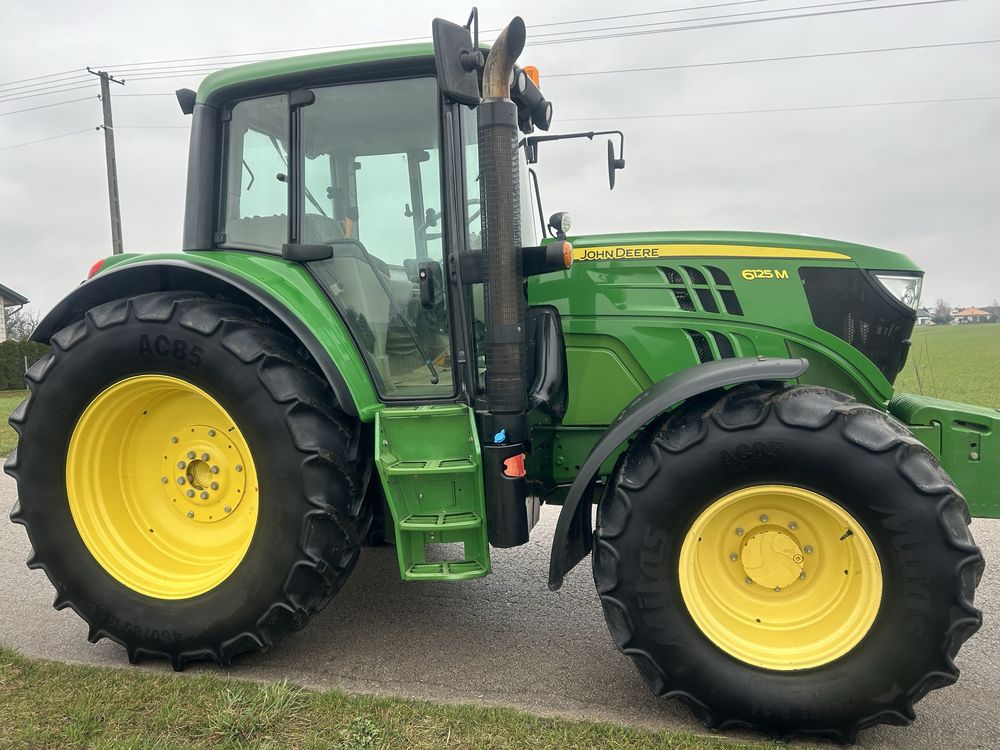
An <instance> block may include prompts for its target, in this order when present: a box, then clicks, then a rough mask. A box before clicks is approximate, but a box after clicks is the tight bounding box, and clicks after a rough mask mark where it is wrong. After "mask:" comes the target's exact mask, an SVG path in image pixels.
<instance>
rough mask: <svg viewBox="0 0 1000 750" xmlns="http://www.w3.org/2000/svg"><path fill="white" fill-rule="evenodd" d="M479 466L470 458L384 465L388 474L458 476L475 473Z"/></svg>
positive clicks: (397, 462) (410, 460) (411, 461)
mask: <svg viewBox="0 0 1000 750" xmlns="http://www.w3.org/2000/svg"><path fill="white" fill-rule="evenodd" d="M478 468H479V465H478V463H477V462H476V461H474V460H473V459H471V458H467V457H463V458H441V459H437V458H434V459H432V458H428V459H425V460H415V459H409V460H406V461H396V462H394V463H391V464H385V469H386V471H387V472H388V473H390V474H458V473H462V472H468V471H476V470H477V469H478Z"/></svg>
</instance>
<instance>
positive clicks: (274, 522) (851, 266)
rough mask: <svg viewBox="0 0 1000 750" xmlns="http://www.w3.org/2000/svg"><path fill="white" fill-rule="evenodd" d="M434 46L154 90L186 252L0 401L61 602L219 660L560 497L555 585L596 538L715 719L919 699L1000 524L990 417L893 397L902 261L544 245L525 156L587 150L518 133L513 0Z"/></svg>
mask: <svg viewBox="0 0 1000 750" xmlns="http://www.w3.org/2000/svg"><path fill="white" fill-rule="evenodd" d="M433 38H434V42H433V44H410V45H404V46H393V47H378V48H366V49H356V50H348V51H338V52H331V53H322V54H315V55H309V56H305V57H296V58H289V59H282V60H271V61H267V62H260V63H254V64H250V65H245V66H242V67H236V68H230V69H226V70H222V71H219V72H216V73H214V74H212V75H210V76H208V77H207V78H206V79H205V81H204V82H203V83H202V85H201V87H200V89H199V90H198V92H197V93H196V92H193V91H188V90H182V91H180V92H178V99H179V101H180V104H181V107H182V109H183V110H184V111H185V112H186V113H188V114H190V115H191V116H192V119H191V145H190V161H189V166H188V180H187V200H186V207H185V209H186V210H185V216H184V240H183V252H178V253H163V254H125V255H116V256H112V257H109V258H105V259H104V260H103V261H99V262H98V263H97V264H95V265H94V267H93V268H92V269H91V272H90V275H89V280H87V281H86V282H85V283H83V284H81V285H80V286H79V287H78V288H76V289H75V290H73V291H72V292H71V293H70V294H69V296H68V297H66V298H65V299H64V300H63V301H62V302H61V303H59V304H58V305H57V306H56V307H55V309H53V310H52V312H51V313H50V314H49V315H48V316H47V317H46V318H45V319H44V321H43V322H42V323H41V324H40V326H39V327H38V329H37V330H36V331H35V333H34V338H35V340H37V341H41V342H47V343H49V344H51V347H52V351H51V354H49V355H47V356H46V357H44V358H43V359H42V360H41V361H40V362H38V363H37V364H35V365H34V367H32V368H31V370H30V371H29V372H28V375H27V380H28V386H29V389H30V391H31V394H30V396H29V397H28V398H27V399H26V400H25V401H24V402H23V403H22V404H21V405H20V406H19V407H18V408H17V409H16V410H15V412H14V413H13V415H12V416H11V419H10V421H11V424H12V425H13V426H14V428H15V429H16V430H17V432H18V434H19V435H20V442H19V445H18V448H17V451H16V453H15V454H13V455H12V456H11V458H10V459H9V460H8V462H7V464H6V470H7V472H8V473H9V474H11V475H12V476H13V477H15V478H16V480H17V484H18V492H19V500H18V503H17V505H16V506H15V507H14V510H13V512H12V514H11V518H12V519H13V520H14V521H15V522H17V523H20V524H23V525H24V526H25V527H26V528H27V532H28V535H29V537H30V539H31V543H32V545H33V547H34V553H33V555H32V557H31V558H30V560H29V562H28V564H29V567H32V568H41V569H42V570H44V571H45V572H46V574H47V575H48V577H49V579H50V580H51V582H52V584H53V586H54V587H55V589H56V592H57V593H56V599H55V607H56V608H57V609H61V608H64V607H71V608H72V609H73V610H75V611H76V612H77V613H78V614H79V615H80V617H82V618H83V619H84V620H85V621H86V622H87V623H88V625H89V628H90V631H89V637H90V639H91V640H92V641H97V640H99V639H101V638H109V639H111V640H113V641H116V642H118V643H120V644H122V645H123V646H124V647H125V649H126V650H127V652H128V656H129V658H130V659H131V660H133V661H134V660H139V659H143V658H147V657H164V658H166V659H169V660H170V661H171V662H172V664H173V666H174V667H175V668H177V669H181V668H183V667H184V666H185V665H186V664H188V663H189V662H192V661H195V660H203V659H208V660H215V661H217V662H218V663H220V664H229V663H230V662H231V661H232V660H233V659H234V658H235V657H237V656H239V655H240V654H243V653H246V652H250V651H256V650H260V649H267V648H271V647H272V646H274V645H275V644H276V643H277V642H278V641H279V640H281V639H282V638H284V637H286V636H287V635H289V634H290V633H291V632H293V631H295V630H297V629H299V628H301V627H302V626H303V625H305V623H306V622H307V621H308V620H309V618H310V617H311V616H313V615H315V614H316V613H317V612H319V611H320V610H321V609H322V608H323V607H324V606H326V605H327V604H328V603H329V602H330V600H331V599H332V598H333V597H334V596H335V595H336V593H337V591H338V590H339V589H340V588H341V586H342V585H343V584H344V581H345V580H346V579H347V577H348V576H349V575H350V573H351V571H352V569H353V568H354V566H355V564H356V563H357V561H358V558H359V555H360V554H361V549H362V547H363V546H365V545H366V544H376V543H381V544H389V545H394V547H395V552H396V554H397V556H398V559H399V570H400V575H401V576H402V577H403V578H404V579H405V580H408V581H415V582H418V581H458V580H465V579H473V578H478V577H480V576H485V575H487V574H489V573H490V550H491V548H507V547H515V546H517V545H523V544H524V543H525V542H527V541H528V539H529V536H530V534H531V531H532V528H533V526H534V525H535V523H536V521H537V520H538V517H539V506H540V505H541V504H549V505H556V506H561V510H559V515H558V522H557V525H556V528H555V533H554V538H553V539H552V554H551V562H550V566H549V570H548V583H549V586H550V588H552V589H558V588H559V587H560V585H561V584H562V583H563V580H564V578H565V576H566V575H567V573H569V572H570V571H571V570H572V569H573V568H574V567H575V566H576V565H577V564H578V563H580V562H581V561H582V560H583V559H584V558H586V557H587V556H588V555H589V556H590V557H591V560H592V564H593V572H594V579H595V581H596V584H597V593H598V595H599V596H600V598H601V601H602V603H603V607H604V613H605V616H606V618H607V623H608V627H609V629H610V632H611V637H612V638H613V639H614V642H615V643H616V644H617V646H618V647H619V649H621V651H622V653H623V654H626V655H627V656H629V657H631V658H632V660H633V661H634V662H635V665H636V667H637V668H638V669H639V671H640V673H641V674H642V676H643V678H644V679H645V680H646V682H647V683H648V684H649V686H650V688H651V689H652V690H653V691H654V692H656V693H657V694H659V695H662V696H665V697H679V698H681V699H682V700H684V701H685V702H686V703H688V704H689V705H690V706H691V708H692V709H693V710H694V712H695V713H696V714H697V715H698V716H699V717H700V718H702V719H703V720H704V721H705V723H706V724H708V725H709V726H711V727H715V728H721V727H727V726H731V725H748V726H752V727H756V728H759V729H762V730H764V731H766V732H768V733H770V734H772V735H774V736H779V737H791V736H795V735H811V736H827V737H831V738H833V739H835V740H840V741H850V740H852V739H853V738H854V737H855V735H856V733H857V732H858V731H859V730H860V729H862V728H864V727H866V726H869V725H872V724H877V723H880V722H886V723H891V724H905V723H908V722H910V721H911V720H912V719H913V716H914V714H913V704H914V703H915V702H916V701H918V700H919V699H920V698H922V697H923V696H924V695H925V694H926V693H927V692H928V691H930V690H932V689H935V688H939V687H942V686H945V685H948V684H951V683H952V682H954V681H955V679H956V678H957V676H958V669H957V668H956V666H955V663H954V659H955V655H956V654H957V653H958V650H959V648H960V647H961V645H962V643H963V642H964V641H965V640H966V639H967V638H968V637H969V636H970V635H972V634H973V633H974V632H975V631H976V629H977V628H978V627H979V625H980V621H981V615H980V612H979V611H978V610H977V609H976V608H975V607H974V605H973V596H974V594H975V589H976V585H977V584H978V582H979V578H980V575H981V573H982V571H983V558H982V556H981V554H980V552H979V550H978V548H977V547H976V545H975V543H974V542H973V539H972V536H971V535H970V533H969V528H968V526H969V522H970V511H969V508H970V507H971V508H972V510H973V511H974V513H975V514H976V515H979V516H991V517H998V516H1000V412H998V411H996V410H992V409H985V408H979V407H976V406H966V405H962V404H957V403H949V402H946V401H940V400H935V399H931V398H924V397H921V396H913V395H897V394H894V391H893V385H892V383H893V380H894V378H895V377H896V375H897V374H898V373H899V371H900V369H901V368H902V367H903V364H904V363H905V361H906V355H907V349H908V347H909V337H910V333H911V331H912V329H913V325H914V318H915V312H914V310H915V308H916V307H917V305H918V299H919V294H920V287H921V279H922V273H921V271H920V269H919V268H918V267H917V266H916V265H914V263H913V262H911V261H910V260H909V259H908V258H906V257H905V256H903V255H900V254H897V253H894V252H889V251H886V250H879V249H876V248H873V247H866V246H862V245H855V244H848V243H844V242H836V241H833V240H825V239H817V238H813V237H804V236H799V235H778V234H754V233H737V232H713V231H700V232H645V233H636V234H618V235H594V236H582V237H569V238H568V237H567V234H568V233H569V231H570V226H569V217H568V215H567V214H565V213H557V214H554V215H553V216H552V217H551V218H550V219H549V220H548V221H546V220H543V219H540V218H539V217H540V216H541V197H540V194H539V190H538V181H537V179H532V178H531V177H532V174H533V172H532V170H531V169H530V168H529V166H528V165H529V163H531V162H534V161H535V160H536V159H537V158H539V151H540V146H541V144H542V143H545V144H546V147H545V148H546V149H552V148H556V147H557V146H556V145H554V144H553V143H551V142H552V141H556V140H559V139H560V138H566V137H579V138H583V139H584V143H583V144H581V145H585V143H586V142H587V140H588V139H589V140H592V139H594V138H595V137H596V136H597V135H599V134H597V133H572V134H564V135H542V134H540V133H539V132H538V131H545V130H548V128H549V125H550V123H551V119H552V106H551V104H550V103H549V102H548V101H547V100H546V99H545V97H544V96H543V94H542V93H541V89H540V88H539V85H538V72H537V70H535V69H533V68H531V67H527V66H526V67H524V68H522V67H519V66H518V65H517V64H516V59H517V58H518V55H519V53H520V52H521V50H522V47H523V45H524V41H525V28H524V24H523V22H522V21H521V20H520V19H519V18H515V19H514V20H513V21H512V22H511V23H510V25H509V26H508V27H507V28H506V29H505V31H504V32H503V33H501V34H500V36H499V37H498V38H497V39H496V40H495V41H494V42H493V44H492V45H490V46H489V47H488V49H487V48H486V46H485V45H480V44H479V41H478V30H477V24H476V23H475V18H474V17H473V18H471V19H470V23H469V24H467V25H465V26H461V25H457V24H453V23H449V22H447V21H443V20H441V19H437V20H435V22H434V24H433ZM611 135H612V140H610V141H609V142H608V166H609V174H610V177H611V181H612V186H613V181H614V177H615V173H616V171H617V170H620V169H621V168H623V167H624V155H623V153H622V137H621V134H620V133H617V132H614V133H612V134H611ZM563 147H566V146H563ZM602 151H603V149H602ZM595 505H596V521H595V515H594V507H595ZM539 575H540V576H541V575H544V572H543V571H539ZM512 606H516V605H512Z"/></svg>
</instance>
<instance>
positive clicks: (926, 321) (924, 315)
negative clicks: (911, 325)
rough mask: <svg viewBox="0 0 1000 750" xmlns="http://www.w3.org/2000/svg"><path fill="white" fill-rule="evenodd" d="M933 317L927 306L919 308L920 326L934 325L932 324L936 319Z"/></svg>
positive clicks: (918, 322) (918, 323)
mask: <svg viewBox="0 0 1000 750" xmlns="http://www.w3.org/2000/svg"><path fill="white" fill-rule="evenodd" d="M931 318H932V315H931V311H930V310H928V309H927V308H926V307H921V308H920V309H919V310H917V325H918V326H932V325H934V321H933V320H931Z"/></svg>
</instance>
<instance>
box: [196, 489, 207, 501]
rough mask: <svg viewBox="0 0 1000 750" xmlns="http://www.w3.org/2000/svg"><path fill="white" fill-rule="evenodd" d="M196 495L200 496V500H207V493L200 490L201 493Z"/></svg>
mask: <svg viewBox="0 0 1000 750" xmlns="http://www.w3.org/2000/svg"><path fill="white" fill-rule="evenodd" d="M198 497H200V498H201V499H202V500H208V493H207V492H204V491H202V493H201V494H200V495H199V496H198Z"/></svg>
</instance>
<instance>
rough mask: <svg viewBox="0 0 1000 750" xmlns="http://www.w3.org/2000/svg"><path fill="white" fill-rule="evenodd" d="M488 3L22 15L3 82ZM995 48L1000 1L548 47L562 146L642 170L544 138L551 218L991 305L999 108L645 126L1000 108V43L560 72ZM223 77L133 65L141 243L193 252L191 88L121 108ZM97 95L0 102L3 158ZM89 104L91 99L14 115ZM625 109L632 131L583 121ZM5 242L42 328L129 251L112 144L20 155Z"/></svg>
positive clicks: (86, 142)
mask: <svg viewBox="0 0 1000 750" xmlns="http://www.w3.org/2000/svg"><path fill="white" fill-rule="evenodd" d="M722 1H723V0H660V2H653V1H652V0H636V2H630V3H607V2H594V1H592V0H574V2H572V3H570V2H560V3H554V2H553V3H549V2H544V3H543V2H538V1H537V0H536V1H535V2H524V3H521V4H517V3H514V2H503V3H499V2H480V3H479V5H480V18H481V25H482V28H483V29H491V28H496V27H499V26H502V25H503V24H504V23H505V22H506V21H507V20H509V18H510V16H512V15H513V14H515V13H520V14H521V15H522V16H523V17H524V19H525V21H526V23H527V25H528V38H529V43H530V40H531V38H532V32H533V28H532V26H533V24H535V25H537V24H552V23H553V22H565V21H572V20H576V19H583V18H592V17H605V16H610V15H614V14H633V13H644V12H647V11H659V10H665V9H679V8H688V7H691V6H707V5H716V4H720V3H722ZM907 1H908V0H874V2H873V1H872V0H858V2H855V3H852V4H846V3H844V2H840V3H833V2H832V0H757V1H756V2H743V3H734V2H731V3H729V4H728V6H727V7H719V8H712V9H704V10H698V11H687V12H679V13H670V14H662V15H648V16H639V17H635V18H630V19H621V20H605V21H600V22H593V23H590V24H573V25H565V26H551V25H546V26H544V27H537V26H536V28H535V29H534V32H535V33H536V34H541V33H542V32H553V31H565V30H571V29H572V30H577V29H587V28H592V27H600V28H604V27H608V26H612V25H631V24H640V23H649V22H651V21H680V20H681V19H686V18H699V17H704V16H715V15H728V14H733V13H751V12H756V11H761V10H772V9H774V10H777V9H782V8H801V7H802V6H808V5H821V4H822V5H824V6H827V7H825V8H824V10H833V9H843V8H851V7H860V6H864V5H875V6H877V5H886V4H894V3H902V2H907ZM834 6H836V7H834ZM468 10H469V5H468V2H451V1H450V0H449V1H445V0H441V1H440V2H435V3H428V2H420V1H416V0H411V2H407V3H405V4H404V3H386V2H378V1H377V0H369V1H368V2H365V3H357V2H351V3H345V2H333V1H331V0H323V1H322V2H320V1H318V0H317V1H310V2H296V1H295V0H287V1H286V2H283V3H276V2H273V1H272V2H263V1H261V0H240V2H222V1H216V2H211V3H207V2H204V1H203V0H202V1H200V2H192V1H191V0H172V2H170V3H139V2H127V3H126V2H105V3H102V4H96V5H95V4H80V3H75V2H74V3H69V2H63V1H62V0H56V1H55V2H48V3H39V2H35V3H24V2H19V3H6V4H5V6H4V12H3V15H4V20H3V27H4V31H5V33H4V35H3V37H4V39H3V44H2V46H0V70H2V73H0V83H2V82H4V81H12V80H16V79H24V78H28V77H33V76H41V75H46V74H49V73H55V72H59V71H64V70H70V69H76V68H82V67H83V66H86V65H91V66H108V69H109V70H111V71H112V72H115V70H116V67H117V68H118V69H122V68H123V66H124V65H125V64H129V63H135V62H142V61H158V60H168V59H176V58H188V57H197V56H206V55H219V54H227V53H240V52H257V51H264V50H277V49H287V48H301V47H319V46H323V45H334V44H336V45H340V44H353V43H363V42H367V41H371V40H380V39H390V38H398V37H411V36H419V35H427V36H429V34H430V22H431V19H432V18H433V17H434V16H436V15H441V16H444V17H447V18H450V19H452V20H456V21H464V19H465V17H466V15H467V14H468ZM802 12H804V11H801V10H798V11H789V13H788V14H790V13H802ZM785 15H787V14H785ZM758 17H759V16H746V17H745V18H758ZM730 20H732V19H730ZM715 23H718V21H716V22H715ZM675 25H677V24H675ZM647 28H648V27H647ZM986 39H1000V2H998V0H959V1H958V2H948V3H943V4H937V5H926V6H923V7H907V8H902V9H896V10H881V11H870V12H856V13H842V14H839V15H823V16H816V17H811V18H802V19H797V20H785V21H775V22H768V23H749V24H744V25H738V26H729V27H722V28H708V29H702V30H694V31H683V32H677V33H663V34H648V35H643V36H632V37H625V38H616V39H604V40H596V41H585V42H574V43H565V44H548V45H534V46H529V47H528V48H527V49H526V51H525V53H524V55H523V56H522V62H524V63H531V64H535V65H538V67H539V68H540V69H541V76H542V81H541V82H542V89H543V91H544V92H545V94H546V95H547V97H548V98H549V99H550V100H552V101H553V103H554V107H555V123H554V125H553V129H552V132H560V131H561V132H570V131H574V130H590V129H605V128H609V127H620V128H621V129H622V130H624V131H625V133H626V142H625V147H626V148H625V156H626V161H627V163H628V167H627V169H626V171H625V172H623V173H619V177H618V184H617V186H616V188H615V190H614V191H613V192H608V189H607V177H606V168H605V146H604V143H603V142H601V143H598V144H590V143H587V142H586V141H582V142H571V143H564V144H546V145H545V146H543V147H542V149H543V150H542V153H541V156H542V159H541V164H540V168H539V175H540V178H541V182H542V195H543V198H544V200H545V210H546V212H547V213H551V212H553V211H556V210H568V211H570V212H571V214H572V215H573V218H574V230H573V231H574V233H576V232H587V233H596V232H610V231H632V230H643V229H649V230H680V229H747V230H762V231H785V232H792V233H802V234H812V235H819V236H826V237H833V238H837V239H845V240H851V241H855V242H862V243H866V244H872V245H876V246H882V247H887V248H890V249H894V250H900V251H903V252H905V253H907V254H909V255H910V256H911V257H913V258H914V259H915V260H916V261H917V262H918V263H919V264H920V265H921V266H922V267H923V268H924V270H925V271H926V272H927V277H926V281H925V286H924V301H925V303H932V302H933V301H934V299H936V298H937V297H944V298H946V299H947V300H948V301H950V302H951V303H952V304H953V305H973V304H975V305H987V304H991V303H992V301H993V300H994V299H996V298H998V297H1000V242H998V236H1000V201H998V198H1000V187H998V186H1000V100H993V101H974V102H962V103H947V104H920V105H907V106H892V107H871V108H853V109H832V110H816V111H805V112H785V113H765V114H738V115H726V116H722V115H717V116H707V117H674V118H661V119H625V118H626V117H631V116H636V115H650V114H674V115H676V114H682V113H703V112H731V111H733V110H749V109H776V108H794V107H811V106H826V105H841V104H863V103H869V102H882V101H904V100H914V99H920V100H924V99H942V98H960V97H983V96H1000V81H998V80H997V77H998V70H1000V44H992V45H990V44H986V45H976V46H964V47H951V48H944V49H923V50H913V51H898V52H887V53H881V54H864V55H851V56H841V57H826V58H818V59H813V60H794V61H785V62H768V63H758V64H742V65H730V66H720V67H707V68H704V67H703V68H687V69H680V70H669V71H651V72H642V73H628V74H614V75H608V74H602V75H593V76H587V77H557V76H556V75H555V74H560V73H573V72H583V71H599V70H608V69H615V68H634V67H649V66H666V65H678V64H691V63H703V62H714V61H724V60H743V59H747V58H760V57H778V56H787V55H802V54H810V53H820V52H836V51H844V50H860V49H871V48H881V47H898V46H910V45H923V44H941V43H950V42H961V41H970V40H986ZM201 75H202V74H190V75H187V76H185V77H179V78H171V79H166V80H146V81H140V80H130V79H133V75H131V74H129V73H125V74H124V77H125V79H126V81H127V82H128V83H127V85H126V86H125V87H117V86H116V87H114V91H113V101H114V117H115V123H116V126H118V127H117V128H116V140H117V145H118V170H119V180H120V190H121V201H122V212H123V224H124V239H125V249H126V251H131V252H151V251H163V250H174V249H177V248H178V247H179V243H180V238H181V222H182V213H183V197H184V196H183V190H184V175H185V169H186V166H185V164H186V160H187V145H188V144H187V139H188V132H187V130H186V126H187V123H188V120H187V118H185V117H184V116H183V115H182V114H181V113H180V111H179V109H178V106H177V103H176V101H175V99H174V98H173V97H172V96H128V97H124V96H120V95H121V94H130V95H134V94H162V93H168V92H171V91H173V90H174V89H175V88H180V87H191V88H196V87H197V84H198V82H199V81H200V80H201ZM6 88H9V87H0V98H3V97H4V96H5V95H6V96H13V95H14V94H13V93H6V94H5V91H6ZM97 91H98V86H97V82H96V80H95V81H94V83H93V85H92V88H90V89H85V90H82V91H70V92H63V93H58V94H54V95H51V96H48V97H35V98H30V99H22V100H16V101H14V100H11V101H6V102H0V149H3V148H4V147H6V146H10V145H14V144H18V143H23V142H25V141H30V140H34V139H39V138H45V137H48V136H52V135H58V134H61V133H66V132H69V131H74V130H79V129H82V128H88V127H91V126H95V125H97V124H98V123H99V122H100V119H101V105H100V102H99V101H98V100H97V98H96V93H97ZM15 93H26V92H25V91H24V90H20V91H17V92H15ZM28 93H30V90H29V92H28ZM91 95H94V98H92V99H88V100H87V101H82V102H76V103H71V104H65V105H60V106H54V107H49V108H45V109H38V110H35V111H32V112H25V113H20V114H13V115H9V116H2V113H4V112H9V111H12V110H15V109H21V108H23V107H31V106H37V105H41V104H47V103H51V102H59V101H63V100H66V99H75V98H78V97H87V96H91ZM609 116H622V119H620V120H618V121H617V123H616V122H615V121H613V120H612V121H604V120H601V121H589V122H588V121H586V120H585V119H580V120H578V119H577V118H593V117H609ZM568 120H573V121H568ZM126 126H142V127H126ZM151 126H154V127H151ZM0 232H2V234H0V261H2V262H0V283H2V284H4V285H6V286H9V287H11V288H13V289H15V290H16V291H18V292H21V293H22V294H24V295H25V296H27V297H29V298H30V299H31V300H32V305H33V307H34V308H35V309H37V310H38V311H39V312H44V311H45V310H47V309H49V308H50V307H51V306H52V305H53V304H55V303H56V302H57V301H58V300H59V298H61V297H62V296H63V295H64V294H66V293H67V292H69V291H70V290H71V289H72V288H73V287H74V286H76V284H78V283H79V281H80V280H81V279H82V278H83V276H84V275H85V273H86V271H87V269H88V268H89V266H90V265H91V263H93V261H94V260H96V259H97V258H99V257H101V256H103V255H106V254H108V253H110V228H109V218H108V206H107V187H106V179H105V170H104V146H103V138H102V135H101V133H100V132H99V131H97V130H94V131H91V132H85V133H81V134H77V135H73V136H70V137H66V138H61V139H58V140H53V141H50V142H46V143H40V144H36V145H31V146H26V147H23V148H16V149H11V150H0Z"/></svg>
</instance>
